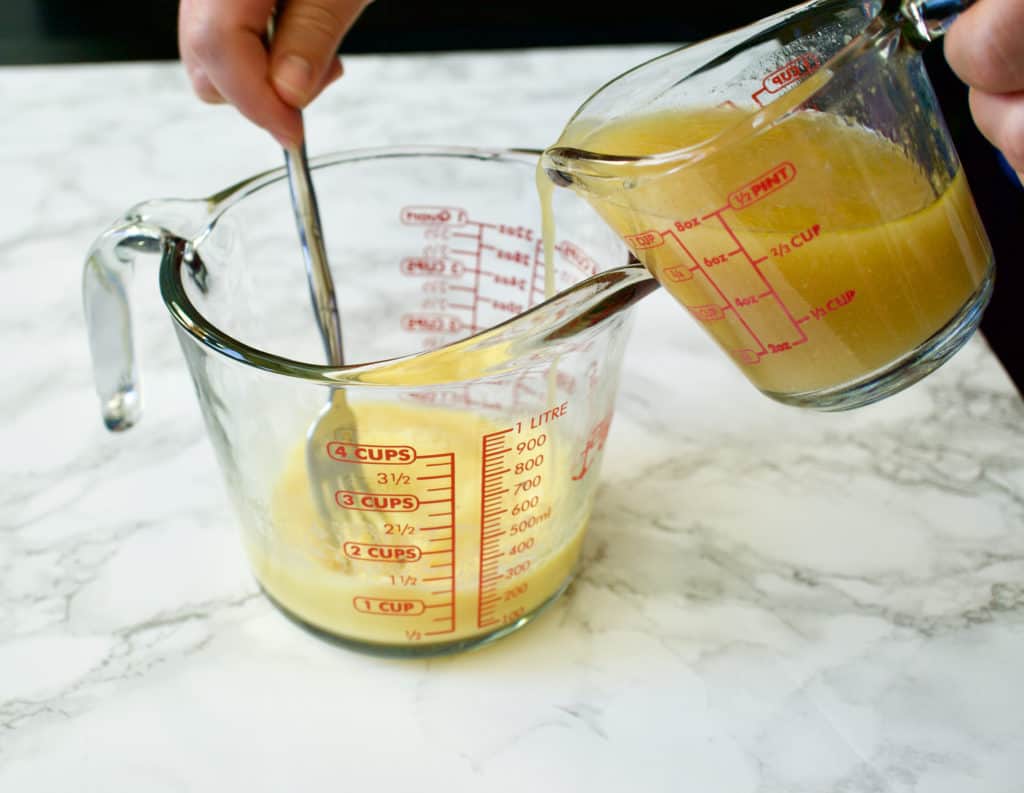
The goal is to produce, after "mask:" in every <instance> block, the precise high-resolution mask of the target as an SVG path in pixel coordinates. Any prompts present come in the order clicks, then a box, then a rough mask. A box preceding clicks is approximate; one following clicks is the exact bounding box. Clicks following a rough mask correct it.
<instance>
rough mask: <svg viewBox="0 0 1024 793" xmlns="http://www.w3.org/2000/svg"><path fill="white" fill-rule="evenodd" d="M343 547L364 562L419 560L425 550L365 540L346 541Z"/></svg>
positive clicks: (352, 557)
mask: <svg viewBox="0 0 1024 793" xmlns="http://www.w3.org/2000/svg"><path fill="white" fill-rule="evenodd" d="M444 539H447V538H444ZM341 547H342V550H343V551H344V552H345V556H347V557H348V558H349V559H356V560H359V561H363V562H418V561H419V560H420V559H421V558H422V556H423V551H422V550H421V549H420V547H419V546H418V545H374V544H372V543H365V542H346V543H344V544H343V545H342V546H341Z"/></svg>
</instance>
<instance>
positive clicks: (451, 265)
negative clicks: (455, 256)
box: [400, 256, 463, 278]
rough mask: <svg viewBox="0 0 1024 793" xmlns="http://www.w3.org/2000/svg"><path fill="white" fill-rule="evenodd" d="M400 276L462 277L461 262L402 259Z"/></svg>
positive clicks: (417, 258)
mask: <svg viewBox="0 0 1024 793" xmlns="http://www.w3.org/2000/svg"><path fill="white" fill-rule="evenodd" d="M400 267H401V270H402V275H410V276H432V277H435V278H457V277H458V276H460V275H462V270H463V266H462V262H457V261H454V260H452V259H430V258H426V257H419V256H409V257H406V258H405V259H402V263H401V265H400Z"/></svg>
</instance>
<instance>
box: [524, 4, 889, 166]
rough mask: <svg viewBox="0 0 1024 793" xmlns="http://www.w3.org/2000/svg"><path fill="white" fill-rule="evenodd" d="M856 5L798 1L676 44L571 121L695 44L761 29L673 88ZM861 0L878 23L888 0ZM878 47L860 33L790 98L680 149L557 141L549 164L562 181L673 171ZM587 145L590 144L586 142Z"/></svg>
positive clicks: (756, 126) (745, 133)
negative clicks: (810, 19) (614, 149)
mask: <svg viewBox="0 0 1024 793" xmlns="http://www.w3.org/2000/svg"><path fill="white" fill-rule="evenodd" d="M856 5H859V4H858V2H857V0H804V2H799V3H796V4H795V5H792V6H790V7H789V8H785V9H782V10H780V11H777V12H775V13H774V14H770V15H768V16H766V17H763V18H762V19H760V20H758V21H756V22H754V23H751V24H749V25H745V26H743V27H740V28H736V29H734V30H730V31H726V32H724V33H721V34H719V35H717V36H715V37H713V38H712V39H705V40H703V41H696V42H692V43H688V44H684V45H682V46H679V47H674V48H673V49H671V50H669V51H668V52H664V53H661V54H660V55H656V56H655V57H653V58H649V59H648V60H646V61H643V62H642V63H639V64H637V65H636V66H633V67H632V68H630V69H627V70H626V71H624V72H622V73H621V74H619V75H617V76H615V77H613V78H612V79H611V80H608V81H607V82H605V83H604V84H603V85H601V86H600V87H599V88H597V90H595V91H594V92H593V93H591V94H590V96H588V97H587V98H586V99H585V100H584V101H583V103H582V104H581V105H580V106H579V108H577V110H576V112H575V113H573V115H572V117H571V118H570V119H569V121H568V122H567V124H566V126H567V127H568V126H571V125H572V123H573V122H574V121H575V120H576V119H577V118H579V117H580V116H582V115H583V114H584V113H585V112H586V111H587V110H588V108H590V107H591V106H592V105H593V104H594V103H595V101H596V100H597V99H598V98H599V97H600V96H601V95H602V94H604V93H605V92H606V90H608V89H610V88H613V87H615V86H617V85H620V84H622V83H624V82H626V81H627V80H630V79H633V78H634V77H635V76H636V75H637V74H638V73H640V72H643V71H645V70H647V69H648V68H649V67H651V66H653V65H655V64H658V63H661V62H668V61H671V60H672V59H673V58H674V57H676V56H678V55H679V54H680V53H682V52H684V51H688V50H692V49H693V48H694V47H699V46H700V45H702V44H705V43H708V42H711V41H715V40H719V39H722V38H727V37H730V36H736V35H737V34H739V33H740V32H742V31H744V30H747V29H748V28H751V27H755V26H756V28H757V30H756V32H754V33H752V34H750V35H748V36H746V37H744V38H742V39H738V40H737V41H736V42H735V43H733V44H732V45H731V46H729V47H727V48H726V50H725V51H724V52H723V53H722V54H721V55H719V56H718V57H716V58H714V59H712V60H711V61H709V62H706V63H703V64H701V65H700V66H699V67H698V68H697V69H696V70H694V71H692V72H690V73H689V74H685V75H681V76H680V77H679V78H678V79H677V80H676V81H675V82H674V83H673V84H672V86H669V88H671V87H674V86H675V85H678V84H679V83H682V82H685V81H686V80H688V79H690V78H692V77H695V76H696V75H698V74H700V73H701V72H702V71H703V70H704V69H706V68H708V67H713V66H715V65H717V64H718V63H719V62H721V61H724V60H727V59H729V58H732V57H733V56H735V55H736V54H737V53H738V52H740V51H742V50H744V49H748V48H749V47H750V46H751V45H752V44H754V43H757V42H758V41H761V40H762V39H768V38H771V36H772V35H773V34H774V33H775V32H776V31H778V30H780V29H783V28H785V27H787V26H791V25H793V23H794V22H795V21H797V20H799V19H800V18H801V17H806V16H808V15H810V14H813V13H829V12H830V11H831V9H832V8H834V7H851V6H856ZM860 5H863V6H864V7H865V10H868V9H870V14H866V15H865V17H864V28H863V30H864V31H866V30H867V29H868V28H869V27H870V26H871V25H872V23H874V22H876V21H877V20H878V19H879V18H880V15H881V13H882V11H883V8H884V5H885V0H867V2H865V3H863V4H860ZM862 32H863V31H862ZM874 46H875V42H873V41H872V40H871V39H867V40H862V39H861V38H860V37H859V36H854V37H853V38H852V39H851V40H850V41H848V42H847V43H846V44H844V45H843V46H841V47H840V48H839V49H838V50H836V52H834V53H833V54H832V55H831V56H830V57H829V59H828V60H827V61H825V63H823V64H822V65H821V66H820V67H819V68H818V69H817V70H816V71H815V72H814V74H813V75H812V76H810V77H809V78H807V79H806V80H804V81H802V83H801V84H800V85H798V86H797V87H796V88H794V89H793V90H791V91H790V92H788V99H785V100H784V101H780V100H775V101H774V102H770V103H769V104H767V105H764V106H763V107H760V108H758V109H757V110H753V111H751V112H750V113H748V114H744V115H743V116H742V117H741V118H739V119H738V120H737V121H736V122H735V123H734V124H730V125H729V126H727V127H726V128H725V129H722V130H720V131H719V132H717V133H716V134H714V135H712V136H711V137H709V138H707V139H706V140H702V141H698V142H697V143H693V144H690V145H688V146H682V147H679V148H676V149H669V150H667V151H662V152H655V153H653V154H643V155H629V154H609V153H605V152H599V151H591V150H589V149H585V148H580V147H578V146H574V145H567V146H561V145H557V144H556V145H554V146H551V147H549V148H548V149H546V150H545V151H544V152H542V162H543V167H544V168H545V170H546V171H547V172H548V174H549V176H551V178H552V179H554V180H555V181H556V183H559V184H563V183H564V184H569V183H571V179H567V178H566V174H571V173H574V172H575V173H578V174H582V175H585V176H589V177H598V178H603V177H609V176H610V177H617V176H620V175H621V170H620V169H621V168H622V167H624V166H628V167H629V168H630V169H632V171H633V173H636V174H638V175H639V174H644V173H645V172H647V175H650V176H654V177H658V176H667V175H670V174H672V173H674V172H676V171H678V170H679V169H681V168H684V167H686V166H688V165H692V164H694V163H697V162H700V161H702V160H704V159H707V158H708V157H710V156H712V155H714V154H716V153H718V152H720V151H722V150H723V149H726V148H728V146H730V145H731V144H734V143H735V142H737V141H739V140H742V139H744V138H747V137H749V136H750V135H754V134H756V133H757V132H759V131H760V130H761V129H763V128H765V127H768V126H771V125H772V124H773V123H775V122H777V121H778V120H780V119H781V118H783V117H784V116H786V115H788V114H789V113H790V112H792V111H793V110H794V109H795V108H796V107H798V106H799V105H801V104H803V103H806V102H807V101H809V100H810V99H811V98H813V97H814V95H815V94H817V93H818V92H819V91H821V90H822V89H823V88H824V87H825V85H826V84H827V83H828V82H829V81H830V80H831V77H832V75H833V73H834V71H835V68H836V66H837V65H845V64H846V63H847V62H848V61H850V60H852V59H853V58H855V57H856V56H857V55H858V54H860V53H861V52H863V51H865V50H868V49H872V48H873V47H874ZM800 86H802V88H801V87H800ZM583 145H585V142H584V144H583Z"/></svg>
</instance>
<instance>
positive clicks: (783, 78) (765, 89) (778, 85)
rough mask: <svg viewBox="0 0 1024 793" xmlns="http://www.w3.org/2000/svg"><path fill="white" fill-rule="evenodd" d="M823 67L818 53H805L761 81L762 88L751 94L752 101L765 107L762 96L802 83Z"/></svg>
mask: <svg viewBox="0 0 1024 793" xmlns="http://www.w3.org/2000/svg"><path fill="white" fill-rule="evenodd" d="M819 66H821V57H820V56H819V55H818V53H816V52H805V53H804V54H803V55H799V56H797V57H796V58H793V60H791V61H788V62H787V63H785V64H784V65H782V66H780V67H779V68H778V69H776V70H775V71H774V72H772V73H771V74H769V75H768V76H767V77H765V78H764V80H762V81H761V87H760V88H759V89H758V90H756V91H754V93H753V94H751V95H750V96H751V99H753V100H754V101H755V102H757V103H758V104H759V105H763V103H762V101H761V99H760V97H761V95H762V94H766V93H767V94H777V93H778V92H779V91H781V90H783V89H784V88H786V87H787V86H790V85H794V84H795V83H798V82H800V81H801V80H803V79H804V78H805V77H807V76H808V75H811V74H814V72H816V71H817V70H818V67H819Z"/></svg>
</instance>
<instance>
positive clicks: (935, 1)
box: [893, 0, 974, 44]
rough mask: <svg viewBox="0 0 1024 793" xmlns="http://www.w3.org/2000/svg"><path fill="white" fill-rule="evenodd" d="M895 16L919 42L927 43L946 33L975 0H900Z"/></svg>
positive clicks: (897, 3)
mask: <svg viewBox="0 0 1024 793" xmlns="http://www.w3.org/2000/svg"><path fill="white" fill-rule="evenodd" d="M893 5H896V6H898V9H897V10H896V11H895V16H896V18H897V19H899V20H900V21H901V22H902V23H903V28H904V30H905V31H907V32H908V33H910V34H911V36H912V37H913V38H914V40H916V41H917V42H919V43H921V44H927V43H929V42H932V41H935V40H936V39H938V38H941V37H942V36H944V35H946V31H947V30H949V28H950V25H952V24H953V22H954V21H956V18H957V16H959V15H960V13H961V12H962V11H966V10H967V9H968V8H969V7H970V6H972V5H974V0H898V1H897V2H896V3H893Z"/></svg>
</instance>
